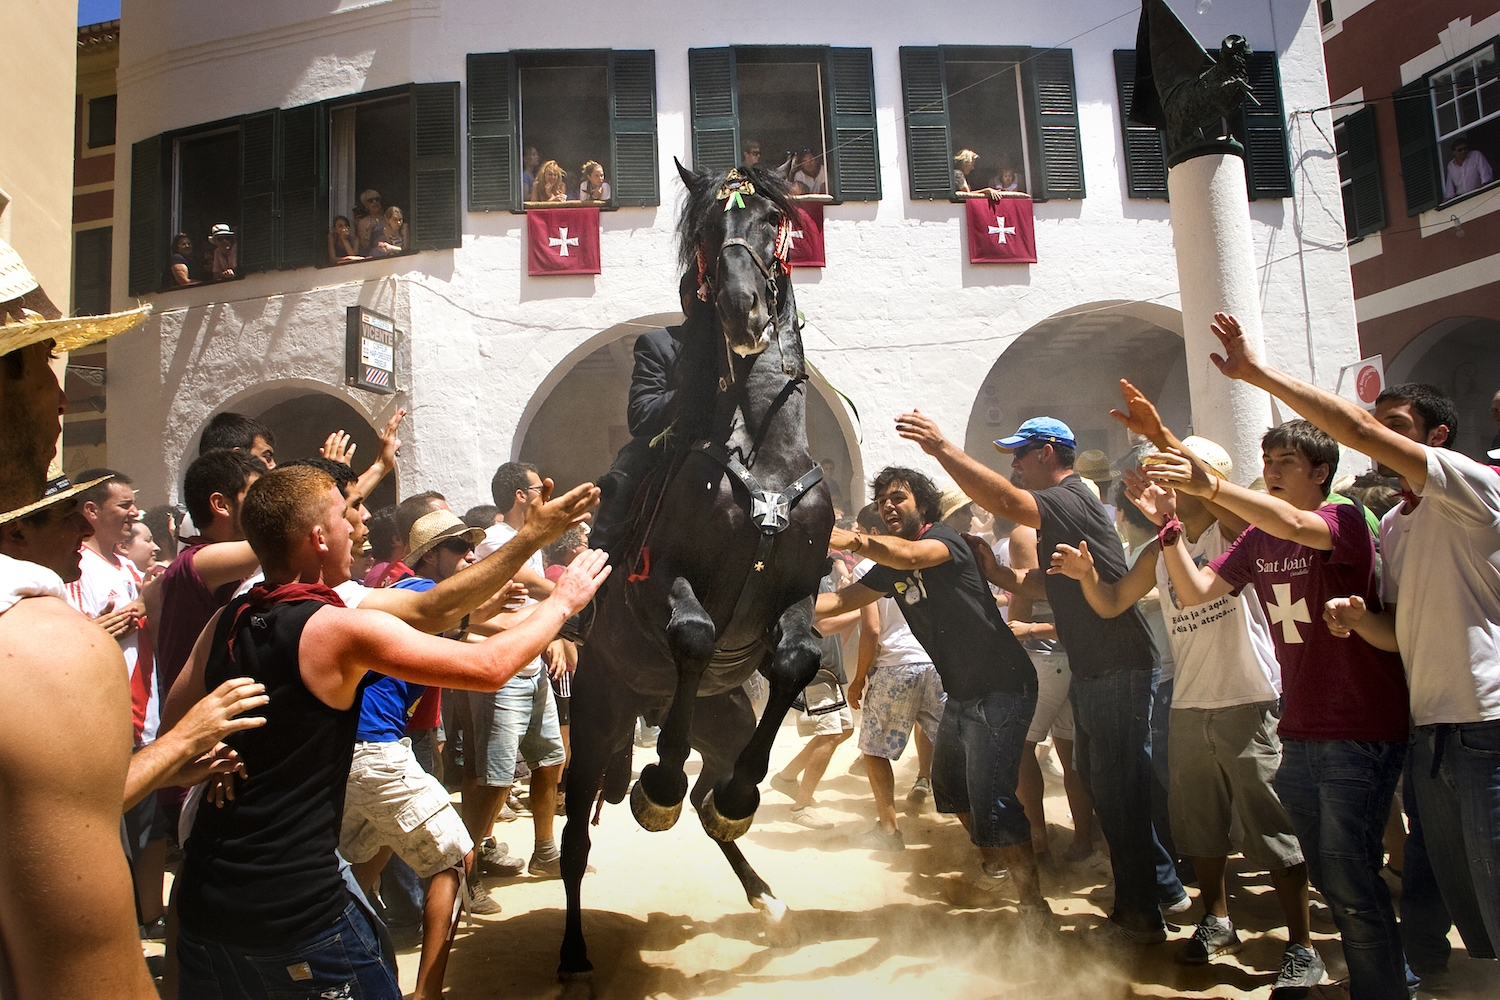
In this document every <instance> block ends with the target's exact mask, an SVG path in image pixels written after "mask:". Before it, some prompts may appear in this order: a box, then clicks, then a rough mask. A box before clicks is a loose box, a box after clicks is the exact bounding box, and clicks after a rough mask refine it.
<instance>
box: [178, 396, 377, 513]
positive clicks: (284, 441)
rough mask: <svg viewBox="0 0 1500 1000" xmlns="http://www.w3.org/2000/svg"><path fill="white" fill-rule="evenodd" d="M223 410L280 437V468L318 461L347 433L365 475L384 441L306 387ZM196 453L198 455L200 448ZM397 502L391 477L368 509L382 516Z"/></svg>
mask: <svg viewBox="0 0 1500 1000" xmlns="http://www.w3.org/2000/svg"><path fill="white" fill-rule="evenodd" d="M222 410H233V411H235V412H237V413H244V414H247V415H249V416H252V417H255V418H256V419H257V420H259V421H261V422H262V423H264V424H265V425H266V426H267V427H269V428H270V429H271V433H272V434H275V435H276V458H277V461H279V462H289V461H291V460H292V459H294V458H310V457H312V456H314V455H316V454H317V453H318V449H319V448H321V447H322V446H323V442H324V440H325V439H326V438H327V437H328V435H329V434H331V433H333V432H334V431H336V430H343V431H344V432H345V433H347V434H348V435H349V438H350V440H351V441H352V442H353V443H354V444H355V445H356V446H357V450H356V452H355V455H354V466H355V471H356V472H363V471H364V470H365V468H366V467H367V466H368V465H369V464H370V463H371V462H373V461H374V460H375V456H376V455H378V454H379V453H380V437H379V435H378V432H377V431H376V430H375V428H374V427H372V426H370V421H369V418H368V417H366V416H365V414H363V413H361V412H360V411H359V410H358V409H356V408H355V407H354V406H352V405H350V404H349V403H348V402H347V401H345V400H343V399H341V398H339V397H338V396H334V395H331V394H329V393H326V392H317V391H311V392H310V391H308V390H307V388H306V387H305V386H303V385H296V386H285V385H278V386H267V387H265V388H263V389H261V390H258V391H256V392H253V393H252V394H250V395H248V396H245V397H243V398H240V399H237V400H235V401H234V402H233V403H232V404H231V405H226V406H224V407H221V411H222ZM205 423H206V422H205ZM194 447H195V452H194V453H195V454H196V445H195V446H194ZM189 461H191V459H189ZM185 467H186V463H184V468H185ZM397 496H398V488H397V483H396V476H395V474H394V473H393V474H391V475H388V476H386V477H385V478H384V479H382V480H381V481H380V485H379V486H377V487H376V488H375V492H374V493H373V494H372V495H371V496H370V497H369V498H368V504H369V506H370V507H371V508H373V509H377V510H378V509H379V508H381V507H386V506H389V505H391V504H394V503H395V502H396V499H397Z"/></svg>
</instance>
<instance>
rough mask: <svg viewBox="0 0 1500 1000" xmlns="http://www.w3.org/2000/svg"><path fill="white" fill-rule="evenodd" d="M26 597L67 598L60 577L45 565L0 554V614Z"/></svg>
mask: <svg viewBox="0 0 1500 1000" xmlns="http://www.w3.org/2000/svg"><path fill="white" fill-rule="evenodd" d="M28 597H58V598H61V599H63V600H67V599H68V592H67V589H66V587H65V586H64V585H63V582H62V577H60V576H58V575H57V574H56V573H54V572H52V571H51V570H50V569H48V568H47V567H45V566H38V565H37V564H36V563H34V562H26V561H25V560H24V559H12V558H11V557H10V556H0V615H3V614H4V613H5V612H7V611H9V610H10V609H11V608H13V607H15V606H16V604H17V603H19V602H20V601H22V600H24V599H25V598H28Z"/></svg>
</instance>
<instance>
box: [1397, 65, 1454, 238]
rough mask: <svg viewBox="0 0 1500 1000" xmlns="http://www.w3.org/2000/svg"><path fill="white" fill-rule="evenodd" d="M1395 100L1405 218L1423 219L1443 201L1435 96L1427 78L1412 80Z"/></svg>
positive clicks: (1398, 93) (1398, 92) (1399, 91)
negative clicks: (1404, 193)
mask: <svg viewBox="0 0 1500 1000" xmlns="http://www.w3.org/2000/svg"><path fill="white" fill-rule="evenodd" d="M1394 96H1395V101H1394V102H1393V103H1394V105H1395V110H1396V144H1397V145H1398V146H1399V147H1400V149H1401V185H1402V187H1404V188H1405V189H1406V214H1407V215H1420V214H1421V213H1422V212H1425V211H1427V210H1428V209H1429V208H1432V207H1434V206H1435V205H1437V203H1438V202H1440V201H1442V200H1443V175H1442V173H1441V172H1440V171H1441V168H1440V165H1439V163H1438V143H1437V132H1436V131H1435V129H1434V127H1433V121H1432V94H1431V91H1430V90H1429V84H1428V82H1427V78H1426V77H1423V78H1422V79H1420V80H1413V81H1412V82H1411V83H1409V84H1407V85H1406V86H1405V87H1402V88H1401V89H1400V90H1398V91H1396V93H1395V95H1394Z"/></svg>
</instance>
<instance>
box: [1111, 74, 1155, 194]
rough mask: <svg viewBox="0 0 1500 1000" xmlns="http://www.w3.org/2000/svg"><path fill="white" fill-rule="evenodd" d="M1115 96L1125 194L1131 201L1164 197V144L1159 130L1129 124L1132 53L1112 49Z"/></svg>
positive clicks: (1133, 87)
mask: <svg viewBox="0 0 1500 1000" xmlns="http://www.w3.org/2000/svg"><path fill="white" fill-rule="evenodd" d="M1115 93H1116V95H1117V96H1118V97H1119V99H1120V137H1121V139H1123V140H1124V143H1125V190H1126V193H1127V194H1128V195H1129V196H1130V197H1131V198H1166V197H1167V143H1166V136H1165V135H1164V134H1163V132H1162V130H1161V129H1159V128H1153V127H1151V126H1149V125H1136V124H1134V123H1133V122H1131V120H1130V105H1131V101H1132V100H1133V99H1134V98H1135V49H1115Z"/></svg>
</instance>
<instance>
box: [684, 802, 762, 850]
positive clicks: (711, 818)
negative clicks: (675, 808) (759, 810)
mask: <svg viewBox="0 0 1500 1000" xmlns="http://www.w3.org/2000/svg"><path fill="white" fill-rule="evenodd" d="M698 818H699V819H701V820H702V821H703V829H704V830H705V831H706V832H707V833H708V835H709V836H710V837H712V838H714V839H715V840H722V841H730V840H739V839H740V838H741V837H743V836H744V835H745V833H746V832H747V831H748V830H749V829H750V824H751V823H752V822H754V820H755V813H753V812H752V813H751V814H750V815H749V816H746V817H745V818H744V819H730V818H728V817H727V816H725V815H724V814H723V813H721V812H719V808H718V806H716V805H714V793H713V791H712V790H710V791H709V793H708V795H706V796H705V797H704V799H703V804H702V805H701V806H699V807H698Z"/></svg>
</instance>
